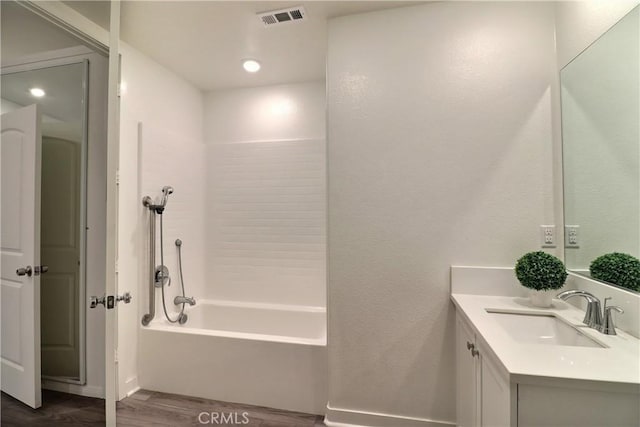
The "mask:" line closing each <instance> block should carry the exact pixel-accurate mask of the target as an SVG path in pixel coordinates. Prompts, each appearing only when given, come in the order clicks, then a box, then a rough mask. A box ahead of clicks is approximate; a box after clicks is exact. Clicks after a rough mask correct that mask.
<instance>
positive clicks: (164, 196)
mask: <svg viewBox="0 0 640 427" xmlns="http://www.w3.org/2000/svg"><path fill="white" fill-rule="evenodd" d="M171 193H173V187H171V186H168V185H167V186H165V187H162V201H161V202H160V206H162V207H163V208H164V207H165V206H167V199H168V198H169V194H171Z"/></svg>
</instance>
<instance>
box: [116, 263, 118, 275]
mask: <svg viewBox="0 0 640 427" xmlns="http://www.w3.org/2000/svg"><path fill="white" fill-rule="evenodd" d="M116 274H118V260H116Z"/></svg>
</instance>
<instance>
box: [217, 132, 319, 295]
mask: <svg viewBox="0 0 640 427" xmlns="http://www.w3.org/2000/svg"><path fill="white" fill-rule="evenodd" d="M324 160H325V141H324V140H323V139H307V140H289V141H264V142H262V141H260V142H250V143H227V144H212V145H209V146H208V147H207V166H208V167H207V207H206V211H207V219H206V222H207V245H206V254H207V256H208V258H207V263H208V268H207V271H208V282H207V292H209V295H212V296H215V297H216V298H221V299H226V300H240V301H247V300H248V301H259V302H270V303H277V304H298V305H313V306H322V305H324V298H325V294H324V290H325V252H326V237H325V236H326V226H325V224H326V220H325V217H326V207H325V205H326V188H325V180H326V178H325V162H324Z"/></svg>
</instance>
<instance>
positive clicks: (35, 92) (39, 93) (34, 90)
mask: <svg viewBox="0 0 640 427" xmlns="http://www.w3.org/2000/svg"><path fill="white" fill-rule="evenodd" d="M29 92H31V95H33V96H35V97H36V98H42V97H43V96H44V91H43V90H42V89H40V88H39V87H32V88H31V89H29Z"/></svg>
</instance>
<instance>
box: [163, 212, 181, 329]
mask: <svg viewBox="0 0 640 427" xmlns="http://www.w3.org/2000/svg"><path fill="white" fill-rule="evenodd" d="M163 216H164V215H162V214H160V265H161V266H162V267H164V238H163V229H164V227H163V226H162V217H163ZM176 247H177V248H178V270H179V272H180V286H181V288H182V296H183V297H185V296H186V295H185V292H184V278H183V276H182V241H181V240H180V239H177V240H176ZM167 278H168V277H167ZM168 279H169V278H168ZM169 280H170V279H169ZM160 283H161V286H160V289H161V291H162V309H163V310H164V315H165V317H166V318H167V320H168V321H169V322H171V323H177V322H180V323H184V319H185V316H186V315H185V314H184V306H185V304H186V303H184V302H183V303H182V306H181V307H180V313H179V314H178V317H177V318H175V319H172V318H171V317H170V316H169V312H168V311H167V304H166V302H165V296H164V268H161V269H160ZM169 283H171V282H170V281H169V282H167V286H168V284H169ZM181 321H182V322H181Z"/></svg>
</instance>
